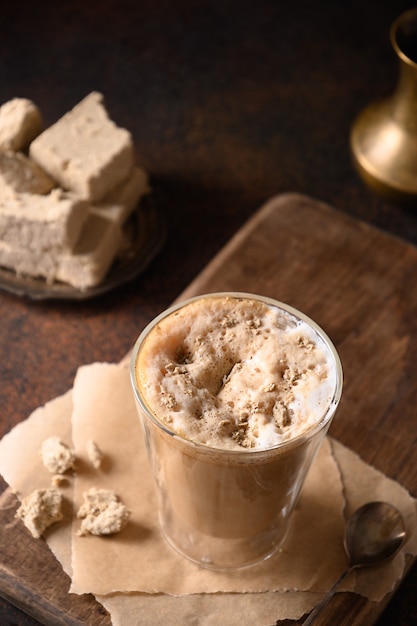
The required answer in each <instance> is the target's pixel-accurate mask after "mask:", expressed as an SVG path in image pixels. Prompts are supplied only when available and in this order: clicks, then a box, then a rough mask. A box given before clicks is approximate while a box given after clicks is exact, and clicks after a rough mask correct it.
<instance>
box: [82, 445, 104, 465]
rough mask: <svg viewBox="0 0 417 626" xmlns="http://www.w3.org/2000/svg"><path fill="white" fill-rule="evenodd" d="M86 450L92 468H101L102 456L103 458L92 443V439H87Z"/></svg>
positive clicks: (96, 446) (98, 449)
mask: <svg viewBox="0 0 417 626" xmlns="http://www.w3.org/2000/svg"><path fill="white" fill-rule="evenodd" d="M86 448H87V455H88V458H89V459H90V461H91V464H92V466H93V467H95V468H96V469H99V467H100V466H101V462H102V460H103V456H104V455H103V453H102V451H101V450H100V448H99V447H98V445H97V444H96V442H95V441H93V440H92V439H89V440H88V441H87V445H86Z"/></svg>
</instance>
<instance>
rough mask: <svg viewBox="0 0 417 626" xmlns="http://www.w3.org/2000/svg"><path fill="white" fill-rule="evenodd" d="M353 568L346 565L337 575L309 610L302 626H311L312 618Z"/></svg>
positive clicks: (313, 618) (314, 617)
mask: <svg viewBox="0 0 417 626" xmlns="http://www.w3.org/2000/svg"><path fill="white" fill-rule="evenodd" d="M353 569H354V568H353V567H352V566H350V567H348V568H347V569H346V570H345V571H344V572H343V573H342V575H341V576H339V578H338V579H337V580H336V582H335V583H334V585H333V586H332V587H330V589H329V591H328V592H327V593H326V595H325V596H323V598H322V600H321V601H320V602H319V603H318V604H316V606H315V607H314V609H313V610H312V611H311V613H310V615H309V616H308V617H307V618H306V620H305V621H304V622H303V626H311V624H313V622H314V620H315V619H316V617H317V615H318V614H319V613H320V611H321V610H322V609H324V607H325V606H326V605H327V604H328V602H329V601H330V600H331V598H332V597H333V596H334V594H335V593H336V591H337V589H338V587H339V585H341V584H342V582H343V581H344V580H345V578H347V577H348V576H349V574H350V572H351V571H352V570H353Z"/></svg>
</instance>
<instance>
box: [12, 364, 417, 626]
mask: <svg viewBox="0 0 417 626" xmlns="http://www.w3.org/2000/svg"><path fill="white" fill-rule="evenodd" d="M71 417H72V420H71ZM50 435H58V436H60V437H61V438H62V439H63V440H64V441H66V442H67V443H68V444H70V445H71V438H72V439H73V445H74V447H75V450H76V453H77V457H78V463H77V473H76V475H75V476H73V477H71V476H70V477H69V478H68V483H67V485H66V486H63V488H62V490H63V493H64V495H65V496H66V503H67V511H68V516H67V519H66V520H63V522H60V523H58V524H55V525H54V526H53V527H51V529H50V531H48V532H47V536H46V539H47V541H48V545H49V546H50V548H51V550H52V551H53V552H54V554H55V555H56V557H57V558H58V560H59V561H60V562H61V563H62V565H63V568H64V569H65V571H66V572H67V573H68V574H69V575H70V576H71V578H72V587H71V590H72V591H73V592H76V593H83V592H92V593H94V594H95V595H96V597H97V598H98V600H99V601H101V602H102V603H103V604H104V606H105V607H106V608H107V609H108V610H109V611H110V613H111V616H112V621H113V623H114V625H115V626H118V625H120V626H121V625H122V624H123V626H130V624H132V625H133V624H141V623H152V624H163V623H167V622H166V620H167V617H168V616H169V618H170V620H171V622H168V623H172V619H173V618H174V617H175V620H176V621H175V623H182V624H187V623H190V624H191V623H193V624H195V623H197V622H196V621H195V619H196V615H199V616H200V617H199V621H198V624H204V626H206V625H207V626H208V625H209V624H214V623H215V622H217V623H218V621H219V619H220V618H221V622H222V623H223V624H233V623H235V621H233V620H236V594H239V600H238V601H239V615H240V617H239V621H240V623H242V624H245V623H247V624H252V623H254V621H253V615H254V614H256V623H257V624H260V625H262V624H265V625H268V624H272V623H274V622H275V620H277V619H284V618H289V619H297V618H299V617H301V616H302V615H303V613H305V612H307V611H309V610H310V609H311V608H312V606H314V604H315V603H316V602H317V600H318V599H319V598H320V596H321V593H322V592H325V591H326V590H327V589H328V588H329V587H330V586H331V584H332V583H333V582H334V580H335V579H336V578H337V577H338V575H339V574H340V572H341V571H342V570H343V568H344V567H345V566H346V564H347V558H346V555H345V554H344V550H343V545H342V538H343V530H344V517H343V509H344V507H345V508H346V511H347V512H348V513H349V514H350V513H351V512H352V511H353V510H354V509H355V508H356V507H357V506H359V505H360V504H362V503H364V502H365V501H369V500H373V499H384V500H388V501H390V502H393V503H394V504H396V505H397V506H398V508H399V509H400V510H401V511H402V512H403V514H404V515H405V517H406V520H407V525H408V530H409V538H408V541H407V543H406V545H405V546H404V548H403V550H402V551H401V552H400V553H399V554H398V555H397V556H396V557H395V558H394V559H392V560H391V561H390V562H388V563H386V564H384V565H381V566H379V567H377V568H372V570H371V569H368V570H366V571H363V572H360V573H359V575H358V576H357V579H356V582H355V576H352V577H350V578H349V579H348V582H347V585H346V586H345V588H347V589H354V590H355V591H357V592H358V593H361V594H363V595H366V596H367V597H368V598H370V599H372V600H375V601H377V600H380V599H381V598H382V597H383V596H384V595H385V594H386V593H387V592H389V591H390V590H391V589H392V588H393V587H394V586H395V583H396V582H397V580H398V579H399V578H401V575H402V573H403V569H404V559H405V554H406V553H410V554H413V555H415V554H416V553H417V536H416V535H417V532H416V518H417V507H416V501H415V500H414V499H413V498H411V497H410V496H409V494H408V493H407V492H406V490H404V489H403V488H402V487H401V486H400V485H398V483H395V482H394V481H392V480H389V479H388V478H386V477H385V476H383V475H382V474H381V473H379V472H377V471H376V470H374V469H373V468H370V467H369V466H367V465H366V464H365V463H363V461H361V460H360V459H359V458H358V457H357V456H356V455H355V454H353V453H352V452H351V451H349V450H347V449H346V448H345V447H343V446H342V445H341V444H340V443H338V442H336V441H334V440H333V439H331V438H327V439H326V440H325V442H324V444H323V446H322V448H321V450H320V452H319V454H318V456H317V459H316V461H315V462H314V465H313V467H312V470H311V471H310V473H309V475H308V478H307V481H306V484H305V488H304V489H303V492H302V495H301V497H300V500H299V502H298V505H297V507H296V510H295V512H294V516H293V519H292V524H291V530H290V533H289V536H288V538H287V540H286V542H285V544H284V545H283V547H282V549H281V550H280V552H279V553H277V554H276V555H275V556H274V557H272V558H271V559H269V560H268V561H266V562H264V563H263V564H261V565H259V566H255V567H251V568H248V569H244V570H240V571H238V572H235V573H220V572H213V571H209V570H205V569H202V568H198V567H197V566H195V565H194V564H192V563H189V562H188V561H186V560H185V559H183V558H182V557H180V556H178V555H177V554H176V553H175V552H173V551H172V550H171V548H169V547H168V546H167V545H166V544H165V542H164V541H163V539H162V538H161V536H160V534H159V530H158V525H157V518H156V512H155V506H154V493H153V484H152V478H151V475H150V470H149V467H148V462H147V459H146V454H145V449H144V445H143V441H142V434H141V430H140V427H139V422H138V418H137V415H136V409H135V407H134V403H133V397H132V393H131V390H130V382H129V375H128V367H127V364H126V363H122V364H119V365H115V364H102V363H96V364H93V365H89V366H83V367H81V368H80V369H79V371H78V372H77V376H76V379H75V383H74V388H73V390H72V392H68V393H67V394H65V395H64V396H61V397H60V398H57V399H55V400H53V401H51V402H50V403H48V404H47V405H46V406H45V407H43V408H40V409H38V410H37V411H35V412H34V413H33V414H32V416H31V417H30V418H29V419H28V420H26V422H23V423H22V424H19V425H18V426H17V427H16V428H15V429H14V430H13V431H12V432H11V433H9V434H8V435H6V436H5V437H4V438H3V440H2V441H1V442H0V472H1V473H2V474H3V476H4V478H5V479H6V480H7V482H8V483H9V484H10V485H11V486H12V488H13V489H14V490H15V491H16V492H17V493H18V494H19V496H20V497H22V496H24V495H27V494H28V493H30V492H31V491H32V490H33V489H35V488H40V487H45V486H47V485H48V484H49V483H50V480H51V476H50V474H49V473H48V472H47V470H46V469H45V468H43V466H42V464H41V460H40V456H39V449H40V445H41V443H42V441H43V440H44V439H45V438H46V437H47V436H50ZM88 439H94V440H95V441H96V442H97V444H98V445H99V446H100V448H101V449H102V451H103V452H104V455H105V456H104V460H103V464H102V467H101V468H100V469H99V470H96V469H94V468H93V467H92V466H91V464H90V463H89V462H88V458H87V456H86V451H85V444H86V442H87V440H88ZM16 451H19V454H16ZM358 478H360V480H358ZM90 486H97V487H105V488H110V489H114V491H116V493H118V494H119V495H120V497H121V498H122V500H123V502H124V503H125V504H126V505H127V506H128V508H129V509H130V510H131V511H132V517H131V520H130V522H129V524H128V525H127V526H126V528H125V530H124V531H122V532H121V533H120V534H119V535H115V536H112V537H92V536H91V537H90V536H89V537H79V536H77V534H76V533H77V530H78V527H79V521H78V520H74V521H73V523H72V516H71V515H70V513H71V502H72V500H73V499H74V510H77V507H78V505H79V503H80V501H81V495H82V492H83V491H84V490H86V489H87V488H89V487H90ZM323 555H325V558H323ZM296 590H299V591H296ZM115 591H116V592H132V593H130V594H129V595H126V594H125V593H116V594H115V595H114V594H113V595H107V594H112V592H115ZM175 595H178V596H180V597H173V596H175ZM251 615H252V619H251ZM150 616H152V617H151V618H150ZM243 619H245V620H247V621H242V620H243Z"/></svg>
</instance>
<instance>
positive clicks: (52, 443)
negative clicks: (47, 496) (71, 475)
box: [41, 437, 75, 474]
mask: <svg viewBox="0 0 417 626" xmlns="http://www.w3.org/2000/svg"><path fill="white" fill-rule="evenodd" d="M41 457H42V462H43V464H44V465H45V467H46V468H47V469H48V470H49V471H50V472H51V473H52V474H64V473H65V472H66V471H68V470H69V469H72V468H73V467H74V462H75V455H74V452H73V451H72V450H71V449H70V448H69V447H68V446H67V445H66V444H65V443H63V442H62V441H61V440H60V438H59V437H48V439H45V441H43V443H42V447H41Z"/></svg>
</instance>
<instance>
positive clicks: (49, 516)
mask: <svg viewBox="0 0 417 626" xmlns="http://www.w3.org/2000/svg"><path fill="white" fill-rule="evenodd" d="M61 504H62V495H61V493H60V492H59V491H58V490H57V489H53V488H49V489H36V490H35V491H33V492H32V493H31V494H30V495H28V496H26V498H24V499H23V500H22V503H21V505H20V507H19V508H18V510H17V512H16V517H18V518H19V519H21V520H22V521H23V523H24V525H25V526H26V528H27V529H28V530H29V531H30V532H31V534H32V536H33V537H35V539H39V537H41V535H42V534H43V532H44V531H45V530H46V529H47V528H48V526H50V525H51V524H53V523H54V522H58V521H59V520H61V519H62V512H61Z"/></svg>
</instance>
